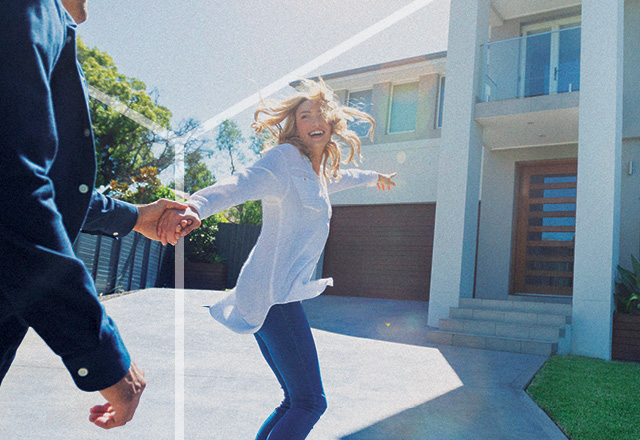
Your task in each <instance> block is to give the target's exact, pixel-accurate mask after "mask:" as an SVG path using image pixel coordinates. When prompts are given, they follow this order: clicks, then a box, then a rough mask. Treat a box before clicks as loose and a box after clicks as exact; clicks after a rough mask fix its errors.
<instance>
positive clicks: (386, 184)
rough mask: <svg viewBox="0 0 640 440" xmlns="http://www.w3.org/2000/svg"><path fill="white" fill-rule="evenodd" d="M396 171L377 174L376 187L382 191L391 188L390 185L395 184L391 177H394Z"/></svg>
mask: <svg viewBox="0 0 640 440" xmlns="http://www.w3.org/2000/svg"><path fill="white" fill-rule="evenodd" d="M397 174H398V173H393V174H378V189H381V190H382V191H385V190H386V191H389V190H391V187H392V186H396V183H395V182H393V181H392V180H391V179H393V178H394V177H396V175H397Z"/></svg>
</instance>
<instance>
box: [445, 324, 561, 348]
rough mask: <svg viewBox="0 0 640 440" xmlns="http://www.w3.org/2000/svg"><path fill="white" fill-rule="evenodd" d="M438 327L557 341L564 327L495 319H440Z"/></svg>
mask: <svg viewBox="0 0 640 440" xmlns="http://www.w3.org/2000/svg"><path fill="white" fill-rule="evenodd" d="M438 329H439V330H441V331H446V332H453V333H464V334H473V335H480V336H497V337H503V338H514V339H523V340H529V341H542V342H550V343H556V344H557V343H558V341H559V340H560V338H563V337H564V336H565V328H564V327H550V326H539V325H528V324H513V323H508V322H497V321H480V320H468V319H441V320H440V325H439V326H438Z"/></svg>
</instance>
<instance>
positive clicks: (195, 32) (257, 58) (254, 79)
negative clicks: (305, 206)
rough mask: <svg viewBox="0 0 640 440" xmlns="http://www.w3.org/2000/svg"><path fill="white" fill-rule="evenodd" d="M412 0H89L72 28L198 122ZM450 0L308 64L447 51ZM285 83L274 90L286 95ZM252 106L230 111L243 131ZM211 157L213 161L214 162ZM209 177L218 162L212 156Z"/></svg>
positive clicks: (336, 65) (335, 65) (348, 64)
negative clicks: (83, 18) (84, 16)
mask: <svg viewBox="0 0 640 440" xmlns="http://www.w3.org/2000/svg"><path fill="white" fill-rule="evenodd" d="M410 3H412V0H323V1H322V2H318V1H310V0H309V1H308V0H295V1H294V0H282V1H264V0H263V1H255V0H233V1H228V0H225V1H220V0H190V1H175V0H173V1H168V0H155V1H153V2H146V1H145V2H142V1H134V0H108V1H107V0H89V3H88V6H89V19H88V20H87V22H85V23H83V24H81V25H80V26H79V28H78V33H79V35H80V37H81V38H82V39H83V41H84V42H85V43H86V44H87V45H88V46H91V47H94V46H95V47H97V48H98V49H100V50H101V51H104V52H107V53H108V54H109V55H110V56H111V57H112V58H113V59H114V62H115V64H116V66H117V67H118V69H119V71H120V72H121V73H123V74H125V75H127V76H130V77H135V78H137V79H139V80H142V81H143V82H145V84H146V85H147V88H148V91H152V90H154V91H155V92H157V94H158V101H159V103H160V104H162V105H164V106H166V107H168V108H169V109H170V110H171V111H172V112H173V115H174V116H173V124H174V126H177V123H179V122H180V121H182V120H184V119H187V118H196V119H198V120H199V121H206V120H208V119H210V118H212V117H213V116H215V115H217V114H218V113H220V112H222V111H224V110H226V109H228V108H229V107H231V106H232V105H234V104H236V103H237V102H239V101H241V100H243V99H245V98H246V97H248V96H250V95H253V94H254V93H256V92H258V91H259V90H260V89H261V88H263V87H265V86H266V85H268V84H270V83H272V82H274V81H276V80H278V79H279V78H281V77H283V76H284V75H285V74H287V73H289V72H291V71H293V70H294V69H296V68H298V67H300V66H302V65H304V64H306V63H308V62H309V61H311V60H312V59H314V58H316V57H318V56H319V55H321V54H323V53H325V52H327V51H328V50H330V49H331V48H333V47H335V46H337V45H339V44H340V43H342V42H344V41H345V40H348V39H349V38H350V37H352V36H353V35H355V34H357V33H359V32H361V31H362V30H364V29H366V28H367V27H369V26H371V25H373V24H375V23H377V22H378V21H380V20H382V19H384V18H386V17H387V16H389V15H390V14H392V13H394V12H395V11H397V10H399V9H401V8H402V7H404V6H406V5H408V4H410ZM448 24H449V0H431V1H430V2H429V3H428V4H427V6H425V7H424V8H422V9H420V10H419V11H417V12H415V13H413V14H412V15H410V16H408V17H407V18H404V19H403V20H401V21H400V22H398V23H396V24H395V25H393V26H391V27H389V28H387V29H386V30H384V31H382V32H380V33H379V34H377V35H375V36H373V37H372V38H370V39H369V40H367V41H365V42H363V43H361V44H360V45H358V46H356V47H354V48H352V49H350V50H348V51H347V52H345V53H344V54H342V55H340V56H338V57H336V58H335V59H333V60H331V61H329V62H328V63H326V64H324V65H322V66H320V67H318V68H317V69H315V70H313V71H311V72H309V75H308V76H316V75H322V74H326V73H331V72H337V71H342V70H346V69H352V68H356V67H362V66H367V65H371V64H377V63H381V62H385V61H392V60H397V59H402V58H407V57H412V56H416V55H423V54H428V53H433V52H439V51H442V50H446V45H447V36H448ZM292 92H293V89H291V88H289V87H286V88H284V89H282V90H281V91H279V92H276V93H275V94H274V95H273V96H274V97H286V96H288V95H290V94H291V93H292ZM252 113H253V112H252V109H249V110H246V111H244V112H242V113H240V114H239V115H237V116H236V117H234V118H233V119H234V120H235V121H236V122H238V124H239V125H240V128H241V129H242V130H243V132H244V133H245V137H248V136H249V135H250V134H251V131H250V126H249V124H250V123H251V117H252ZM214 162H215V161H214ZM212 168H214V172H215V173H216V176H219V175H220V174H224V167H223V166H222V165H220V166H216V165H215V163H214V164H213V166H212Z"/></svg>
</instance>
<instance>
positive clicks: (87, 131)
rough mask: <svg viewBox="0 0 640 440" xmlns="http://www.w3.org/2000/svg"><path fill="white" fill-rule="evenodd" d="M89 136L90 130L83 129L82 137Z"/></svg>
mask: <svg viewBox="0 0 640 440" xmlns="http://www.w3.org/2000/svg"><path fill="white" fill-rule="evenodd" d="M89 136H91V130H90V129H88V128H85V130H84V137H89Z"/></svg>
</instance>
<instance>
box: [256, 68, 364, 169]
mask: <svg viewBox="0 0 640 440" xmlns="http://www.w3.org/2000/svg"><path fill="white" fill-rule="evenodd" d="M306 101H317V102H319V103H320V107H321V111H322V116H323V117H324V119H325V121H327V123H328V124H329V126H330V127H331V139H330V140H329V142H328V143H327V145H326V147H325V148H324V151H323V152H322V161H321V164H322V175H323V176H324V177H325V178H326V179H327V180H331V179H333V180H339V171H340V163H341V162H342V153H341V151H340V147H341V146H342V145H341V144H346V146H348V147H349V148H350V152H349V155H348V157H347V159H346V160H345V161H344V163H345V164H349V163H351V162H354V164H355V165H356V166H357V164H358V160H359V161H362V154H360V147H361V142H360V138H359V137H358V135H357V134H356V133H355V132H354V131H353V130H350V129H349V127H348V124H347V123H348V122H350V121H355V120H357V119H360V120H364V121H367V122H370V123H371V127H370V128H369V131H368V132H367V136H368V137H369V138H370V139H371V140H373V130H374V128H375V121H374V120H373V118H372V117H371V116H369V115H368V114H367V113H365V112H363V111H360V110H358V109H355V108H353V107H348V106H344V105H342V104H340V102H339V100H338V98H337V97H336V96H335V94H334V93H333V91H332V90H331V89H330V88H329V87H328V86H327V85H326V84H325V83H324V81H323V80H322V79H319V80H318V81H312V80H307V79H303V80H301V86H300V88H299V90H298V92H297V93H296V94H295V95H293V96H292V97H291V98H289V99H286V100H284V101H281V102H278V101H274V100H262V101H261V102H262V107H260V108H258V110H256V112H255V113H254V119H255V122H254V123H253V124H251V127H252V128H253V129H254V131H255V132H256V134H259V133H261V132H262V131H264V130H268V131H269V132H270V133H271V135H272V136H273V139H272V140H270V141H267V143H266V144H265V148H264V151H266V150H269V149H270V148H273V147H274V146H275V145H278V144H283V143H290V144H292V145H295V146H296V147H297V148H298V150H300V152H301V153H302V154H304V155H306V156H307V157H309V151H308V148H307V146H305V145H304V143H303V142H302V140H301V139H300V138H299V137H298V136H296V131H297V130H296V111H297V110H298V107H300V105H301V104H302V103H303V102H306ZM283 123H284V125H283ZM334 137H336V138H338V143H336V141H335V140H334Z"/></svg>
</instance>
